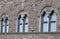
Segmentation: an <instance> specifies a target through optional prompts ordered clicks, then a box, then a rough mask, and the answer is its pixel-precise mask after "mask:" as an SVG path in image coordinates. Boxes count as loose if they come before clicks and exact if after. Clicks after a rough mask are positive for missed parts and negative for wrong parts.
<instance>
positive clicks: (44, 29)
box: [41, 11, 48, 32]
mask: <svg viewBox="0 0 60 39" xmlns="http://www.w3.org/2000/svg"><path fill="white" fill-rule="evenodd" d="M41 21H42V26H41V32H48V17H47V14H46V12H45V11H44V12H43V15H42V16H41Z"/></svg>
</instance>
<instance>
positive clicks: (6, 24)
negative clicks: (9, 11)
mask: <svg viewBox="0 0 60 39" xmlns="http://www.w3.org/2000/svg"><path fill="white" fill-rule="evenodd" d="M8 25H9V23H8V17H6V19H5V32H8V27H9V26H8Z"/></svg>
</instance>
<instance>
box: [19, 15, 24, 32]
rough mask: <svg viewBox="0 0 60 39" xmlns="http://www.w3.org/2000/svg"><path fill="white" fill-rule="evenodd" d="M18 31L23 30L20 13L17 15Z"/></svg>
mask: <svg viewBox="0 0 60 39" xmlns="http://www.w3.org/2000/svg"><path fill="white" fill-rule="evenodd" d="M18 32H23V21H22V17H21V15H19V17H18Z"/></svg>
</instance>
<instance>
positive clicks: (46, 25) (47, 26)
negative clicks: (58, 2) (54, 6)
mask: <svg viewBox="0 0 60 39" xmlns="http://www.w3.org/2000/svg"><path fill="white" fill-rule="evenodd" d="M41 24H42V25H41V32H56V13H55V12H54V10H52V11H51V13H50V14H49V15H48V16H47V14H46V12H45V11H44V12H43V15H42V16H41Z"/></svg>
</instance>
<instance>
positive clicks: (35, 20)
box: [0, 0, 60, 39]
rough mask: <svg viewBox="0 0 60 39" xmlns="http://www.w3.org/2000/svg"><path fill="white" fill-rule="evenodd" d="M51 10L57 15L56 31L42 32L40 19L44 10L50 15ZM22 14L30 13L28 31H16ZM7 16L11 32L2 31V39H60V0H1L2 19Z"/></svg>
mask: <svg viewBox="0 0 60 39" xmlns="http://www.w3.org/2000/svg"><path fill="white" fill-rule="evenodd" d="M51 10H54V11H55V12H56V15H57V20H56V21H57V22H56V26H57V27H56V32H53V33H52V32H47V33H42V32H41V20H40V19H41V15H42V14H43V13H42V12H43V11H46V12H48V13H47V14H48V15H49V13H50V12H51ZM20 14H22V15H24V14H27V15H28V19H29V23H28V24H29V26H28V27H29V28H28V29H29V31H28V32H27V33H17V32H16V27H17V22H16V21H17V18H18V16H19V15H20ZM6 16H8V18H9V32H8V33H0V39H60V0H0V20H1V18H2V17H4V18H6ZM0 25H1V21H0ZM32 31H33V32H32ZM0 32H1V26H0Z"/></svg>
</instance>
